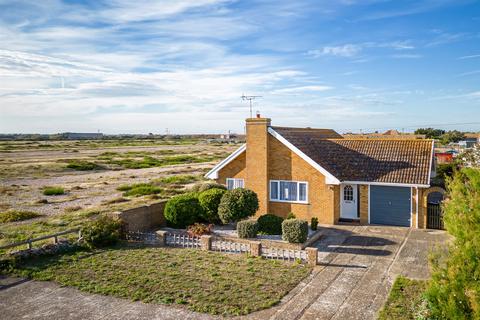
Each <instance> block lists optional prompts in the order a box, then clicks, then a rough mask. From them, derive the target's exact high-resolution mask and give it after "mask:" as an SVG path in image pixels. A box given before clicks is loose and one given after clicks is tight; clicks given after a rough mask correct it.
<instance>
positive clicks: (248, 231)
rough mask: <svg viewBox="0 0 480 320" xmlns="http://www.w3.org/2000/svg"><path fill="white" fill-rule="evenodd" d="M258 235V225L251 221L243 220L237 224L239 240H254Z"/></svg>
mask: <svg viewBox="0 0 480 320" xmlns="http://www.w3.org/2000/svg"><path fill="white" fill-rule="evenodd" d="M257 233H258V224H257V222H255V221H253V220H243V221H239V222H237V234H238V237H239V238H244V239H245V238H256V237H257Z"/></svg>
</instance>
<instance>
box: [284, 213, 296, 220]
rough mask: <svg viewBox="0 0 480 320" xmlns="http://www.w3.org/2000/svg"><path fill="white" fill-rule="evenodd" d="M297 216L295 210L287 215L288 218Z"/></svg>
mask: <svg viewBox="0 0 480 320" xmlns="http://www.w3.org/2000/svg"><path fill="white" fill-rule="evenodd" d="M296 218H297V216H296V215H295V214H294V213H293V212H290V213H289V214H288V215H287V218H286V219H296Z"/></svg>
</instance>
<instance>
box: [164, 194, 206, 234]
mask: <svg viewBox="0 0 480 320" xmlns="http://www.w3.org/2000/svg"><path fill="white" fill-rule="evenodd" d="M164 214H165V219H166V220H167V222H168V224H169V225H170V226H172V227H175V228H185V227H187V226H189V225H191V224H194V223H195V222H198V220H199V218H200V216H202V215H203V208H202V206H201V205H200V202H199V201H198V197H197V194H195V193H187V194H182V195H178V196H175V197H173V198H171V199H170V200H168V202H167V204H166V205H165V213H164Z"/></svg>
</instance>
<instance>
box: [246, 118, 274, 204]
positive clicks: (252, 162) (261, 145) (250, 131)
mask: <svg viewBox="0 0 480 320" xmlns="http://www.w3.org/2000/svg"><path fill="white" fill-rule="evenodd" d="M270 122H271V120H270V119H268V118H260V117H258V115H257V118H248V119H247V120H246V127H247V130H246V131H247V161H246V162H247V163H246V181H245V187H246V188H248V189H251V190H253V191H255V192H256V193H257V195H258V201H259V209H258V212H257V214H265V213H268V210H269V198H268V183H269V182H268V160H269V159H268V148H269V146H268V135H269V133H268V127H269V126H270Z"/></svg>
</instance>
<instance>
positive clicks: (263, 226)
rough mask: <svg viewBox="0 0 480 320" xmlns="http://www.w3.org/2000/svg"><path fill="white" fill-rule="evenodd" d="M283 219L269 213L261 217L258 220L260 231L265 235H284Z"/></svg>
mask: <svg viewBox="0 0 480 320" xmlns="http://www.w3.org/2000/svg"><path fill="white" fill-rule="evenodd" d="M282 222H283V218H282V217H279V216H276V215H274V214H271V213H268V214H264V215H263V216H260V217H259V218H258V220H257V223H258V231H259V232H261V233H263V234H282Z"/></svg>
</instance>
